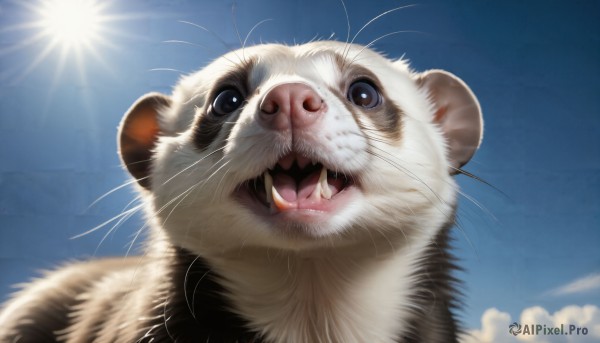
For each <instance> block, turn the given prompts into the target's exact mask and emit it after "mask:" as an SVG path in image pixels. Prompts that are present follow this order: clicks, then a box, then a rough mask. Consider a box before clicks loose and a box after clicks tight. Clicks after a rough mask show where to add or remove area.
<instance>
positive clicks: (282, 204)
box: [271, 186, 293, 212]
mask: <svg viewBox="0 0 600 343" xmlns="http://www.w3.org/2000/svg"><path fill="white" fill-rule="evenodd" d="M271 192H272V193H273V205H274V206H271V210H272V211H275V212H276V211H284V210H288V209H290V208H293V206H292V205H291V204H290V203H289V202H288V201H287V200H285V199H284V198H283V197H282V196H281V195H280V194H279V192H277V189H276V188H275V187H274V186H271Z"/></svg>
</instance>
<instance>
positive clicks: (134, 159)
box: [117, 93, 171, 189]
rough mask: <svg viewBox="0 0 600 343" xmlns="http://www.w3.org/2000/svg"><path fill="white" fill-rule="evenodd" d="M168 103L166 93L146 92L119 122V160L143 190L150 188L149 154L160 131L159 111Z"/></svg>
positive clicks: (169, 99) (150, 162) (150, 156)
mask: <svg viewBox="0 0 600 343" xmlns="http://www.w3.org/2000/svg"><path fill="white" fill-rule="evenodd" d="M170 105H171V98H169V97H168V96H166V95H163V94H160V93H148V94H146V95H144V96H142V97H141V98H139V99H138V100H137V101H136V102H135V103H134V104H133V105H132V106H131V107H130V108H129V110H128V111H127V113H125V116H124V117H123V120H122V121H121V126H120V128H119V134H118V137H117V143H118V146H119V155H120V156H121V161H122V162H123V165H124V166H125V167H126V168H127V170H128V171H129V173H131V175H132V176H133V177H134V178H135V179H136V181H137V182H138V183H139V184H140V185H141V186H142V187H144V188H146V189H150V179H149V176H150V170H151V168H152V157H153V154H154V148H155V145H156V142H157V140H158V136H159V134H160V125H159V112H160V111H161V110H164V109H165V108H168V107H169V106H170Z"/></svg>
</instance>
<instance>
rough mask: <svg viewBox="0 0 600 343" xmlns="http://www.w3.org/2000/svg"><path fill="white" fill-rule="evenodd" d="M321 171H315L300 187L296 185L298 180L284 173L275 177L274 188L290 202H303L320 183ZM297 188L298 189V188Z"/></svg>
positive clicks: (301, 182)
mask: <svg viewBox="0 0 600 343" xmlns="http://www.w3.org/2000/svg"><path fill="white" fill-rule="evenodd" d="M319 176H320V171H315V172H313V173H311V174H310V175H308V176H307V177H305V178H304V179H303V180H302V181H300V185H298V186H297V185H296V180H294V179H293V178H292V177H291V176H289V175H287V174H283V173H279V174H275V175H273V186H274V187H275V189H276V190H277V192H278V193H279V195H281V197H282V198H284V199H285V200H287V201H288V202H291V203H294V202H296V201H298V202H302V200H305V199H307V198H308V197H309V196H310V195H311V194H312V193H313V191H314V190H315V188H316V187H317V183H318V182H319ZM296 186H297V187H298V188H296Z"/></svg>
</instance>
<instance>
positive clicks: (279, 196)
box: [239, 153, 355, 214]
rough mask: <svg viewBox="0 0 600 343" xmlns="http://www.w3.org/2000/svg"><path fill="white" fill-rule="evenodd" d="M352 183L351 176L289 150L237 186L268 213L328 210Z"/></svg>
mask: <svg viewBox="0 0 600 343" xmlns="http://www.w3.org/2000/svg"><path fill="white" fill-rule="evenodd" d="M354 187H355V182H354V178H353V177H352V176H350V175H346V174H343V173H340V172H337V171H334V170H329V169H327V167H325V166H324V165H323V164H322V163H320V162H318V161H313V160H311V159H310V158H308V157H305V156H302V155H299V154H296V153H290V154H288V155H286V156H285V157H283V158H281V159H280V160H279V161H278V162H277V163H276V164H275V165H274V166H273V167H272V168H269V169H267V170H265V171H264V172H263V173H262V175H260V176H258V177H256V178H254V179H250V180H247V181H245V182H243V183H242V185H240V188H239V190H240V191H241V192H242V193H245V194H246V195H247V196H249V197H250V199H251V200H253V202H255V203H257V204H259V205H260V206H262V207H264V208H265V209H268V210H269V213H271V214H275V213H280V212H286V211H294V210H313V211H321V212H329V211H332V210H333V209H335V207H337V205H338V204H339V203H341V201H340V200H342V199H343V198H344V196H343V194H344V193H347V191H348V190H350V189H351V188H354Z"/></svg>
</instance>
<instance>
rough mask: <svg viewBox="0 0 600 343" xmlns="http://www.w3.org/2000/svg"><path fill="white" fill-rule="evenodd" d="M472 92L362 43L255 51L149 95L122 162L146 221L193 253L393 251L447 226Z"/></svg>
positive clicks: (474, 105) (468, 132) (132, 121)
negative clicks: (141, 196)
mask: <svg viewBox="0 0 600 343" xmlns="http://www.w3.org/2000/svg"><path fill="white" fill-rule="evenodd" d="M481 135H482V119H481V113H480V108H479V105H478V102H477V100H476V98H475V97H474V96H473V94H472V93H471V91H470V89H469V88H468V87H467V86H466V85H465V84H464V83H463V82H462V81H461V80H459V79H458V78H456V77H455V76H453V75H452V74H449V73H447V72H444V71H439V70H434V71H428V72H425V73H415V72H412V71H411V70H409V68H408V66H407V65H406V63H405V62H403V61H391V60H389V59H387V58H385V57H383V56H381V55H380V54H378V53H376V52H374V51H372V50H369V49H367V48H365V47H362V46H358V45H349V44H345V43H339V42H314V43H309V44H304V45H298V46H283V45H259V46H255V47H251V48H245V49H242V50H238V51H234V52H231V53H229V54H227V55H225V56H222V57H221V58H219V59H217V60H216V61H214V62H213V63H211V64H210V65H208V66H207V67H205V68H204V69H202V70H200V71H199V72H197V73H194V74H191V75H189V76H187V77H185V78H183V79H182V80H181V81H180V82H179V84H178V85H177V86H176V87H175V89H174V91H173V94H172V95H171V96H166V95H161V94H156V93H152V94H147V95H145V96H143V97H142V98H140V99H139V100H138V101H137V102H136V103H134V104H133V106H132V107H131V108H130V109H129V111H128V113H127V114H126V115H125V118H124V119H123V122H122V125H121V130H120V137H119V145H120V153H121V157H122V160H123V162H124V164H125V166H126V167H127V169H128V170H129V172H130V173H131V174H132V175H133V177H135V178H136V179H137V180H138V183H139V185H140V186H141V188H142V192H143V193H145V195H146V197H145V198H146V199H147V201H148V203H149V207H150V211H149V215H150V216H151V217H152V220H155V221H156V222H157V223H158V224H159V226H160V227H161V228H162V230H164V232H166V234H167V236H168V237H169V239H170V240H171V241H172V242H173V243H174V244H176V245H178V246H182V247H184V248H187V249H189V250H191V251H193V252H196V253H199V254H211V253H222V252H226V251H235V250H238V249H243V248H245V247H253V248H257V247H258V248H260V247H265V248H269V249H272V248H279V249H290V250H307V249H335V248H336V247H349V246H350V247H352V246H354V245H361V244H368V245H375V246H377V244H379V243H380V242H381V244H386V245H388V246H389V245H391V246H394V245H398V244H403V243H402V242H406V241H410V240H411V239H426V238H431V237H432V236H433V235H434V234H435V233H436V232H437V231H438V230H439V229H440V227H442V226H443V225H444V223H446V222H448V221H450V220H452V216H453V209H454V204H455V202H456V199H455V197H456V185H455V182H454V180H453V178H452V174H454V173H455V172H456V171H457V170H458V168H460V167H461V166H462V165H464V164H465V163H466V162H467V161H468V160H469V159H470V158H471V156H472V155H473V153H474V152H475V150H476V149H477V147H478V146H479V143H480V140H481Z"/></svg>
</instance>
